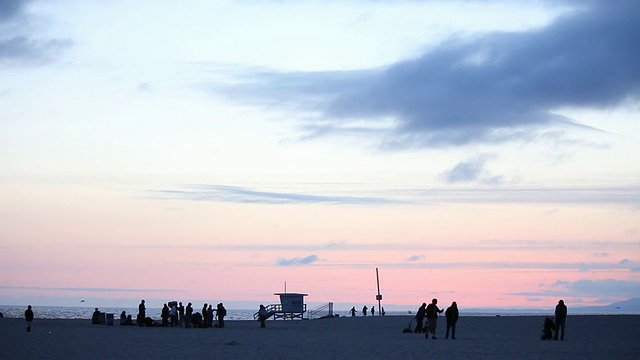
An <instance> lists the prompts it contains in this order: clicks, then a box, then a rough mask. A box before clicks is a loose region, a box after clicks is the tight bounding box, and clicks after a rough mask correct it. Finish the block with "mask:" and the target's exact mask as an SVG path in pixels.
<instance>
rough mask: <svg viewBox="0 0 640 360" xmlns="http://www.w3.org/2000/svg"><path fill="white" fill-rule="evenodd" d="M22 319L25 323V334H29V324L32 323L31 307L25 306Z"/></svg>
mask: <svg viewBox="0 0 640 360" xmlns="http://www.w3.org/2000/svg"><path fill="white" fill-rule="evenodd" d="M24 319H25V320H26V321H27V332H31V322H32V321H33V310H31V305H29V306H27V310H25V311H24Z"/></svg>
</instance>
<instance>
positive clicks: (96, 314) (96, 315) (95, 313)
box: [91, 308, 100, 325]
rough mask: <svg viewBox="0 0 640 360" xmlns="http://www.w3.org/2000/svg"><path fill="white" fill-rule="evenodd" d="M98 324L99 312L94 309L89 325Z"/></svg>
mask: <svg viewBox="0 0 640 360" xmlns="http://www.w3.org/2000/svg"><path fill="white" fill-rule="evenodd" d="M97 324H100V311H99V310H98V308H96V309H95V310H94V311H93V315H91V325H97Z"/></svg>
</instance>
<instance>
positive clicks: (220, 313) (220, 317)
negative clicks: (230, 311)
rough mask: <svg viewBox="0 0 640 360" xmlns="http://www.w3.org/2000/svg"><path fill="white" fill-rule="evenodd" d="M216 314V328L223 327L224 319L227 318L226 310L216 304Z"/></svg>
mask: <svg viewBox="0 0 640 360" xmlns="http://www.w3.org/2000/svg"><path fill="white" fill-rule="evenodd" d="M216 313H217V314H218V327H221V328H223V327H224V317H225V316H227V309H225V308H224V305H222V303H220V304H218V307H217V308H216Z"/></svg>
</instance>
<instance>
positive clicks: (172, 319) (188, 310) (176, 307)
mask: <svg viewBox="0 0 640 360" xmlns="http://www.w3.org/2000/svg"><path fill="white" fill-rule="evenodd" d="M214 314H215V315H214ZM225 316H227V309H226V308H225V307H224V305H223V304H222V303H219V304H218V305H217V306H216V308H215V309H214V308H213V307H212V306H211V305H207V303H205V304H204V306H203V307H202V313H199V312H196V313H194V312H193V305H192V304H191V303H188V304H187V306H186V307H185V306H184V305H182V302H177V301H171V302H169V303H165V304H164V305H163V307H162V311H161V313H160V318H161V323H160V326H164V327H167V326H171V327H186V328H191V327H193V328H207V327H214V318H217V324H215V327H224V318H225ZM99 317H100V312H99V311H98V308H96V309H95V311H94V312H93V316H92V317H91V323H92V324H99V323H100V320H99ZM120 325H138V326H157V324H156V322H155V321H154V320H153V319H151V318H150V317H148V316H147V307H146V305H145V301H144V300H142V301H141V302H140V305H138V315H137V317H136V321H135V323H134V322H133V318H132V315H131V314H128V315H127V312H126V311H122V313H120Z"/></svg>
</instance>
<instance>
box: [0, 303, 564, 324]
mask: <svg viewBox="0 0 640 360" xmlns="http://www.w3.org/2000/svg"><path fill="white" fill-rule="evenodd" d="M25 309H26V307H25V306H17V305H0V312H1V313H2V314H3V315H4V317H6V318H22V317H24V311H25ZM99 310H100V311H101V312H104V313H111V314H114V318H115V319H116V321H119V320H118V319H119V318H120V313H122V311H125V312H126V313H127V315H129V314H131V315H132V317H133V319H135V318H136V315H137V313H138V308H137V307H135V308H134V307H118V308H113V307H101V308H99ZM161 310H162V309H161V308H147V313H146V315H147V316H148V317H151V318H153V319H160V314H161ZM193 310H194V313H195V312H200V311H201V308H198V307H194V309H193ZM33 311H34V313H35V316H36V318H40V319H87V320H90V319H91V316H92V314H93V311H94V308H92V307H71V306H34V307H33ZM256 311H257V309H227V316H226V318H225V319H226V320H253V314H254V313H255V312H256ZM460 312H461V316H464V315H468V316H545V315H553V310H536V309H534V310H531V309H526V310H518V309H495V310H493V309H492V310H488V309H468V310H464V309H461V311H460ZM334 314H337V315H339V316H350V314H349V312H348V311H347V310H343V311H334ZM414 314H415V312H409V311H387V312H386V316H411V315H414ZM323 315H325V314H317V315H315V317H321V316H323ZM358 316H361V314H360V313H359V312H358ZM376 316H378V314H376ZM305 318H306V316H305Z"/></svg>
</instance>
